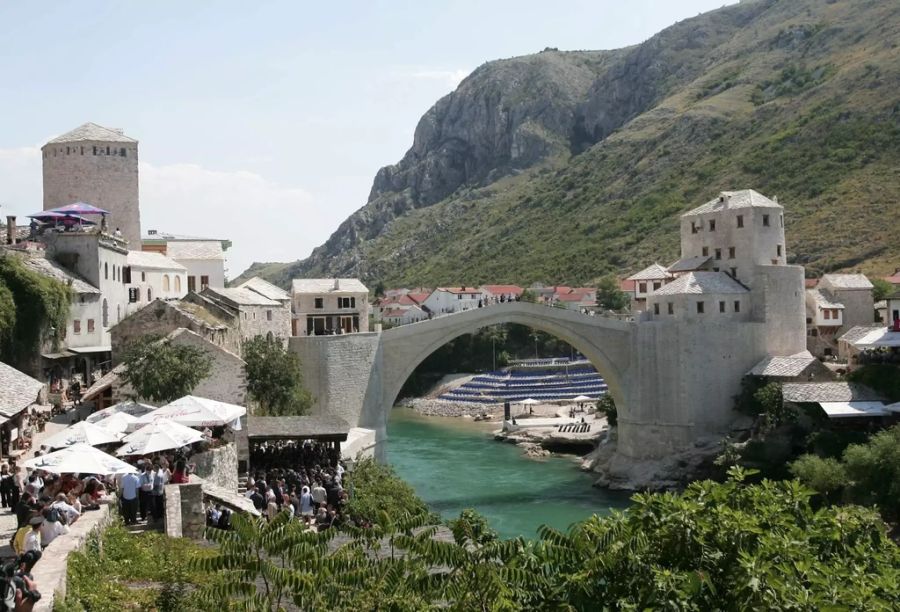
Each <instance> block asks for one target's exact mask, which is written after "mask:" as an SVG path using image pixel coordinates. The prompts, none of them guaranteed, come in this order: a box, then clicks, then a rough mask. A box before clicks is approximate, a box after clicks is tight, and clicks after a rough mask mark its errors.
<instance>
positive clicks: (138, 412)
mask: <svg viewBox="0 0 900 612" xmlns="http://www.w3.org/2000/svg"><path fill="white" fill-rule="evenodd" d="M154 410H156V406H151V405H150V404H141V403H138V402H131V401H128V402H119V403H118V404H114V405H112V406H110V407H109V408H104V409H103V410H98V411H97V412H95V413H94V414H92V415H90V416H89V417H88V418H86V419H85V421H87V422H88V423H96V422H97V421H102V420H103V419H105V418H107V417H111V416H112V415H114V414H122V413H124V414H128V415H131V416H133V417H141V416H144V415H145V414H147V413H148V412H153V411H154Z"/></svg>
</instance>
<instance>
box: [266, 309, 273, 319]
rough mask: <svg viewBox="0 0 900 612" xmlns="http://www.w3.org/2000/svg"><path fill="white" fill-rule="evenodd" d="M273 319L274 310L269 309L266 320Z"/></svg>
mask: <svg viewBox="0 0 900 612" xmlns="http://www.w3.org/2000/svg"><path fill="white" fill-rule="evenodd" d="M271 320H272V311H271V310H267V311H266V321H271Z"/></svg>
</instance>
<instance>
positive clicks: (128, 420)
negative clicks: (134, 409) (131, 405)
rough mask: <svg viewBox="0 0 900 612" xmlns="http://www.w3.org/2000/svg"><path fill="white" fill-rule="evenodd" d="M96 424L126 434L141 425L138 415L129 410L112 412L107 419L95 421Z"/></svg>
mask: <svg viewBox="0 0 900 612" xmlns="http://www.w3.org/2000/svg"><path fill="white" fill-rule="evenodd" d="M94 425H96V426H97V427H102V428H103V429H106V430H108V431H111V432H113V433H119V434H124V433H125V432H127V431H128V430H129V429H131V430H133V429H136V428H137V427H139V423H138V418H137V417H136V416H131V415H130V414H128V413H127V412H117V413H115V414H111V415H110V416H108V417H106V418H105V419H100V420H99V421H95V422H94Z"/></svg>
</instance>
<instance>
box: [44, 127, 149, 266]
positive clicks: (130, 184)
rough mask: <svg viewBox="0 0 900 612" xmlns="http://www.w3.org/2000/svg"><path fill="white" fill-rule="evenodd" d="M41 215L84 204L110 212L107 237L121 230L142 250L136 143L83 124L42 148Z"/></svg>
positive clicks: (117, 133)
mask: <svg viewBox="0 0 900 612" xmlns="http://www.w3.org/2000/svg"><path fill="white" fill-rule="evenodd" d="M41 153H42V156H43V164H44V210H49V209H51V208H57V207H59V206H65V205H67V204H73V203H75V202H86V203H88V204H92V205H94V206H96V207H98V208H102V209H104V210H108V211H109V213H110V214H109V216H108V218H107V224H108V227H109V231H110V232H113V231H115V229H116V228H119V229H120V231H121V232H122V235H123V237H124V238H125V240H127V241H128V244H129V246H130V248H132V249H140V244H141V214H140V209H139V205H138V202H139V200H138V141H137V140H135V139H134V138H130V137H128V136H126V135H125V133H124V131H123V130H121V129H118V128H106V127H103V126H100V125H97V124H96V123H85V124H84V125H82V126H80V127H77V128H75V129H74V130H72V131H71V132H67V133H65V134H63V135H62V136H58V137H56V138H54V139H53V140H51V141H50V142H48V143H47V144H45V145H44V146H43V147H42V148H41Z"/></svg>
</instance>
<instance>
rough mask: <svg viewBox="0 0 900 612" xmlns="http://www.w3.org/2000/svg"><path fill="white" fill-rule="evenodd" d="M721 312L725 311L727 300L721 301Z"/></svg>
mask: <svg viewBox="0 0 900 612" xmlns="http://www.w3.org/2000/svg"><path fill="white" fill-rule="evenodd" d="M719 312H725V302H719Z"/></svg>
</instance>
